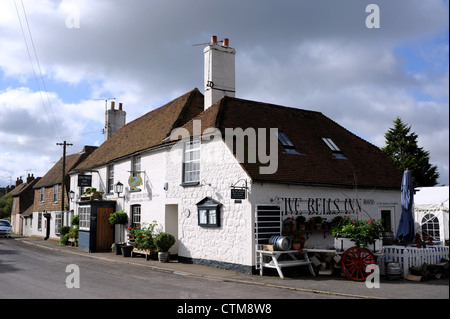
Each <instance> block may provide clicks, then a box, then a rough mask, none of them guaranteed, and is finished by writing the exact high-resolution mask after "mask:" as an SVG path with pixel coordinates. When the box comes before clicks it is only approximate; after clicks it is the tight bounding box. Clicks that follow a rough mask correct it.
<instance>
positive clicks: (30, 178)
mask: <svg viewBox="0 0 450 319" xmlns="http://www.w3.org/2000/svg"><path fill="white" fill-rule="evenodd" d="M32 181H34V175H33V174H31V175H30V174H28V177H27V184H30V183H31V182H32Z"/></svg>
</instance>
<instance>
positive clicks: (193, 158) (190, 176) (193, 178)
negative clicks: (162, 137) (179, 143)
mask: <svg viewBox="0 0 450 319" xmlns="http://www.w3.org/2000/svg"><path fill="white" fill-rule="evenodd" d="M200 145H201V143H200V140H192V141H189V142H185V144H184V161H183V183H186V184H188V183H198V182H200Z"/></svg>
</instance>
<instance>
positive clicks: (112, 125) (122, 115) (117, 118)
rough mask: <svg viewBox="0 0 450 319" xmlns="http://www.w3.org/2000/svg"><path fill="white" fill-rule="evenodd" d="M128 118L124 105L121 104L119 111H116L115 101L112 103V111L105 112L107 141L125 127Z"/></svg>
mask: <svg viewBox="0 0 450 319" xmlns="http://www.w3.org/2000/svg"><path fill="white" fill-rule="evenodd" d="M126 116H127V113H126V112H125V111H124V110H122V103H119V109H118V110H116V109H115V103H114V101H111V109H109V110H107V111H106V112H105V141H106V140H107V139H108V138H110V137H111V136H113V135H114V134H115V133H116V132H117V131H118V130H120V129H121V128H122V126H124V125H125V123H126Z"/></svg>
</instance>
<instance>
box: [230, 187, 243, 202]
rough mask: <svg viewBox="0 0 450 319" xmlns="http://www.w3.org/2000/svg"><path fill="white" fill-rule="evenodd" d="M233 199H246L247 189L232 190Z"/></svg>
mask: <svg viewBox="0 0 450 319" xmlns="http://www.w3.org/2000/svg"><path fill="white" fill-rule="evenodd" d="M231 199H245V189H243V188H232V189H231Z"/></svg>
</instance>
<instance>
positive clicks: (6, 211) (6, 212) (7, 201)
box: [0, 195, 14, 219]
mask: <svg viewBox="0 0 450 319" xmlns="http://www.w3.org/2000/svg"><path fill="white" fill-rule="evenodd" d="M13 200H14V199H13V197H12V195H6V196H3V197H2V198H1V199H0V218H1V219H6V218H8V219H9V217H10V216H11V211H12V206H13Z"/></svg>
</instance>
